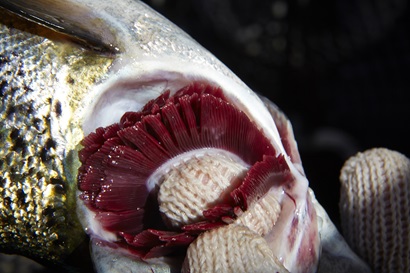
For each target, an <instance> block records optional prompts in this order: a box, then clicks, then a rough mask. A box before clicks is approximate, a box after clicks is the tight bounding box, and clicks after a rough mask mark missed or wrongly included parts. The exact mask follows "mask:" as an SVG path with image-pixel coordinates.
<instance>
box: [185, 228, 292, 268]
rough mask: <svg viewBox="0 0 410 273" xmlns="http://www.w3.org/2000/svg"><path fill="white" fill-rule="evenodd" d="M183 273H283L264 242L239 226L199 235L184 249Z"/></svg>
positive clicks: (257, 235)
mask: <svg viewBox="0 0 410 273" xmlns="http://www.w3.org/2000/svg"><path fill="white" fill-rule="evenodd" d="M182 272H183V273H188V272H189V273H201V272H208V273H212V272H224V273H237V272H253V273H266V272H277V273H286V272H288V270H286V268H284V267H283V265H282V264H281V263H280V262H279V260H278V259H277V258H276V257H275V256H274V254H273V252H272V250H271V249H270V248H269V246H268V245H267V243H266V241H265V240H264V239H263V238H262V237H261V236H260V235H259V234H257V233H255V232H253V231H251V230H250V229H248V228H247V227H244V226H242V225H236V224H231V225H228V226H224V227H220V228H217V229H213V230H210V231H207V232H205V233H202V234H201V235H200V236H199V237H198V238H197V239H196V240H195V241H194V242H193V243H191V245H190V246H189V247H188V251H187V255H186V257H185V261H184V266H183V269H182Z"/></svg>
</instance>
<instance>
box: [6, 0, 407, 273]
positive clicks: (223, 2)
mask: <svg viewBox="0 0 410 273" xmlns="http://www.w3.org/2000/svg"><path fill="white" fill-rule="evenodd" d="M145 2H147V3H148V4H149V5H151V6H152V7H153V8H154V9H156V10H157V11H159V12H160V13H162V14H163V15H164V16H165V17H167V18H168V19H170V20H171V21H172V22H174V23H175V24H177V25H178V26H179V27H181V28H182V29H183V30H185V31H186V32H187V33H189V34H190V35H191V36H192V37H193V38H194V39H196V40H197V41H198V42H199V43H200V44H202V45H203V46H204V47H205V48H207V49H208V50H209V51H211V52H212V53H213V54H214V55H215V56H216V57H217V58H219V59H220V60H221V61H222V62H224V63H225V64H226V65H227V66H228V67H229V68H230V69H231V70H232V71H233V72H234V73H235V74H237V75H238V76H239V77H240V78H241V79H242V80H243V81H244V82H245V83H246V84H247V85H249V86H250V87H251V88H252V89H253V90H254V91H256V92H258V93H260V94H262V95H264V96H266V97H269V98H270V99H271V100H272V101H273V102H275V103H276V104H277V105H278V106H279V107H280V108H281V109H282V110H283V111H284V112H285V113H286V114H287V116H288V117H289V119H290V120H291V122H292V124H293V126H294V132H295V136H296V140H297V141H298V144H299V151H300V154H301V157H302V161H303V164H304V168H305V171H306V173H307V176H308V179H309V181H310V186H311V187H312V188H313V189H314V191H315V193H316V196H317V198H318V200H319V202H321V203H322V205H323V206H324V207H325V209H326V210H327V211H328V213H329V215H330V217H331V218H332V220H333V221H334V222H335V223H336V225H337V226H339V225H340V220H339V213H338V201H339V172H340V168H341V167H342V165H343V163H344V161H345V160H346V159H347V158H348V157H350V156H352V155H354V154H355V153H357V152H359V151H364V150H366V149H369V148H372V147H386V148H389V149H393V150H397V151H400V152H402V153H404V154H405V155H407V156H408V157H409V156H410V145H409V142H408V139H409V135H410V134H409V131H410V130H409V128H408V125H409V121H410V110H409V108H410V107H409V103H410V100H409V94H408V93H409V91H408V90H409V87H410V14H409V7H408V4H407V1H404V0H295V1H286V0H272V1H265V0H145ZM87 249H88V248H87V246H86V245H84V251H83V252H84V253H83V254H84V255H83V256H80V257H78V259H85V260H87V259H89V257H88V256H87V255H88V254H87ZM2 259H3V260H4V259H5V260H10V261H11V263H10V264H14V266H11V267H9V268H6V267H3V268H1V269H0V272H2V270H3V272H10V273H11V272H42V273H45V272H54V270H51V269H48V270H46V269H42V268H41V267H37V266H33V265H30V264H28V265H26V263H24V262H20V261H17V260H16V261H15V262H13V261H14V259H15V258H14V256H10V257H8V256H6V257H5V258H1V257H0V260H2ZM88 263H89V261H88ZM88 265H89V264H88ZM89 266H90V265H89Z"/></svg>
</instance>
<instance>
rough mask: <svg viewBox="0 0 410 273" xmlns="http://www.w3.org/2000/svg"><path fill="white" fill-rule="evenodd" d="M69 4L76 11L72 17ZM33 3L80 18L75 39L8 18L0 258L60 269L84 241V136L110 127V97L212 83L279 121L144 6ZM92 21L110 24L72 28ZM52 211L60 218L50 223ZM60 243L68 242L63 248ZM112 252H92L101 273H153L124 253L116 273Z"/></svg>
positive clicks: (271, 131)
mask: <svg viewBox="0 0 410 273" xmlns="http://www.w3.org/2000/svg"><path fill="white" fill-rule="evenodd" d="M12 2H15V3H17V4H18V5H21V7H23V8H24V4H25V2H26V1H20V0H16V1H6V0H0V6H2V5H3V6H4V3H6V4H10V3H12ZM63 3H65V5H75V6H76V8H74V9H67V10H65V9H64V7H65V5H63ZM37 4H38V5H37ZM34 6H35V7H38V9H39V10H38V11H39V13H37V16H42V12H43V13H44V12H46V11H47V10H50V11H51V13H53V14H54V15H56V14H59V15H60V14H61V18H59V19H61V20H60V21H61V22H68V23H70V22H75V20H76V19H78V20H79V21H78V22H77V23H78V24H74V25H72V24H66V25H64V26H63V27H61V28H59V27H58V26H57V27H56V28H55V29H59V30H60V31H62V32H63V33H64V34H68V35H69V36H68V37H67V36H65V35H61V34H56V33H55V32H50V31H49V30H47V29H45V28H43V27H39V26H37V25H33V24H30V23H23V22H25V21H24V20H21V19H18V18H17V17H15V16H14V15H10V14H9V13H6V12H5V11H0V12H1V14H0V18H1V19H0V23H1V24H0V25H1V28H0V29H1V32H0V38H1V39H0V40H1V43H2V44H1V48H0V50H1V51H0V80H1V82H0V83H1V84H0V88H1V89H0V95H1V97H2V102H1V105H0V112H1V115H2V120H1V122H2V123H1V124H0V126H1V127H0V128H1V129H0V130H1V134H0V138H1V139H0V140H1V142H2V143H1V144H0V145H2V146H0V152H1V154H0V158H5V159H6V160H5V161H2V163H1V173H0V177H1V181H0V187H1V189H0V190H1V194H2V196H1V197H0V198H1V199H0V203H1V207H0V213H1V214H0V236H1V237H3V238H6V240H4V241H2V242H1V244H0V251H4V252H9V253H19V254H22V255H25V256H29V257H31V258H33V259H36V260H40V261H44V260H47V261H50V260H51V261H52V262H56V263H58V262H61V261H62V260H64V257H66V256H67V255H69V254H70V253H71V252H72V250H73V248H75V246H76V245H78V243H79V242H80V241H81V240H82V239H83V238H84V233H83V231H82V229H81V226H80V224H79V222H78V219H77V216H76V214H75V206H76V205H75V198H76V193H75V184H76V174H77V169H78V167H79V162H78V158H77V151H78V149H79V142H80V140H81V139H82V138H83V136H84V135H85V134H88V133H89V132H92V131H93V130H94V129H95V128H97V127H98V126H105V125H107V124H104V123H103V121H100V120H98V116H99V115H101V114H102V113H103V112H109V115H112V114H111V111H110V110H108V111H107V110H104V109H105V108H104V107H105V106H106V105H104V104H103V103H102V102H103V101H108V104H110V103H112V101H111V100H112V99H113V98H114V97H112V96H109V94H108V95H107V90H111V89H116V90H117V91H118V92H120V93H119V94H120V95H127V94H126V93H124V92H125V91H129V90H128V89H127V88H128V85H127V84H130V83H131V84H134V83H136V79H138V81H139V82H138V84H140V85H141V86H142V87H146V86H149V87H150V85H151V84H152V85H158V86H160V87H161V86H162V87H161V88H162V89H161V90H164V88H171V89H173V90H174V91H176V90H177V89H178V87H181V85H182V86H183V85H185V84H187V83H189V82H191V81H193V80H208V81H210V82H211V83H216V84H218V85H219V86H221V88H222V89H224V90H225V91H229V90H235V91H232V93H229V94H226V95H227V97H229V99H230V100H231V101H232V102H235V103H236V106H237V107H238V108H239V109H240V110H242V111H244V112H245V113H246V114H247V115H248V116H249V117H250V118H251V119H252V120H254V122H255V123H256V124H258V125H261V124H263V123H268V124H272V117H271V113H269V110H266V109H264V108H263V107H254V106H255V105H260V103H261V101H260V99H259V97H258V96H257V95H256V94H255V93H254V92H252V91H251V90H250V89H249V88H248V87H246V85H245V84H244V83H243V82H242V81H241V80H240V79H238V78H237V77H236V76H235V75H234V74H233V73H232V72H231V71H230V70H229V69H228V68H226V66H224V65H223V64H222V63H221V62H220V61H218V60H217V59H216V58H215V57H214V56H213V55H212V54H210V53H209V52H208V51H207V50H205V49H204V48H203V47H202V46H200V45H199V44H198V43H196V42H195V41H194V40H193V39H192V38H191V37H189V36H188V35H187V34H185V33H184V32H183V31H182V30H180V29H179V28H177V27H175V26H174V25H173V24H172V23H170V22H169V21H168V20H166V19H165V18H163V17H162V16H161V15H159V14H157V13H155V12H153V11H152V10H151V9H150V8H149V7H147V6H146V5H145V4H143V3H141V2H140V1H133V0H121V1H116V2H115V5H112V2H111V1H94V0H84V1H80V0H69V1H61V0H55V1H49V0H38V1H36V5H34ZM31 7H33V5H31ZM77 8H79V9H80V10H81V14H90V18H86V19H85V20H84V21H81V20H83V18H78V17H76V11H78V9H77ZM82 8H84V9H85V10H82ZM59 11H60V13H59ZM62 11H64V12H62ZM124 11H127V12H124ZM26 12H29V11H26ZM88 12H89V13H88ZM3 14H7V16H6V15H4V16H3ZM23 15H24V14H23ZM43 15H47V14H43ZM31 19H33V18H31ZM40 21H41V20H40ZM57 21H58V20H57ZM20 23H21V24H23V25H24V26H23V27H21V26H19V24H20ZM85 23H93V24H95V25H99V24H101V25H102V27H101V26H100V27H97V28H95V29H93V28H86V27H85V28H81V29H82V31H81V34H79V35H78V36H76V32H75V31H73V29H71V28H72V27H73V26H84V24H85ZM45 25H47V26H49V25H48V24H45ZM70 26H71V27H70ZM23 30H26V31H23ZM87 32H89V33H87ZM7 37H11V40H8V39H9V38H7ZM87 37H92V38H93V41H96V40H101V41H102V43H101V45H102V46H101V45H99V44H98V43H97V44H96V43H92V44H91V46H90V48H91V49H97V52H95V51H89V50H87V49H85V48H81V47H78V46H74V45H73V44H71V43H67V42H66V38H70V39H71V38H72V39H74V40H75V41H77V42H78V41H79V42H84V39H85V40H86V39H87ZM21 42H24V43H23V44H19V43H21ZM23 45H25V46H26V47H24V46H23ZM82 45H84V44H83V43H82ZM107 47H108V48H110V50H108V51H109V52H108V53H109V54H112V53H113V52H115V54H114V55H106V54H104V53H107V52H104V51H105V50H106V49H107ZM30 50H31V51H30ZM30 54H33V55H30ZM152 71H155V73H151V72H152ZM186 71H189V75H188V74H186ZM30 76H31V78H30ZM214 79H215V81H214ZM173 82H176V83H175V84H174V85H172V83H173ZM121 88H123V89H124V90H125V91H124V90H123V89H121ZM123 91H124V92H123ZM157 91H158V90H155V88H154V90H151V91H150V94H151V95H155V96H158V93H157ZM121 92H123V93H121ZM136 92H137V93H136V94H135V95H141V94H142V93H139V91H138V90H137V91H136ZM229 92H231V91H229ZM234 92H236V93H234ZM145 93H148V92H145V91H144V94H145ZM155 96H154V97H155ZM239 96H242V98H241V99H239ZM150 98H153V97H147V98H145V102H147V101H148V100H149V99H150ZM114 99H115V98H114ZM255 103H256V104H255ZM258 103H259V104H258ZM101 104H103V105H101ZM113 116H114V120H118V119H117V118H118V117H116V116H115V115H113ZM38 124H39V125H38ZM108 124H110V123H108ZM40 125H41V126H40ZM264 128H265V129H264V132H265V134H266V135H267V137H268V138H270V139H271V140H272V143H273V144H274V146H275V149H276V150H277V151H279V152H280V153H284V148H283V147H282V146H281V144H280V143H281V141H280V138H279V134H278V132H277V128H276V126H275V125H274V124H272V126H269V127H266V126H265V127H264ZM13 137H14V138H13ZM13 139H14V140H13ZM50 139H51V141H50ZM23 155H24V156H23ZM30 156H31V157H30ZM29 158H30V159H29ZM299 172H301V171H300V170H299ZM38 173H39V174H38ZM37 174H38V175H37ZM301 174H302V172H301ZM13 175H14V176H13ZM52 178H55V179H52ZM61 188H62V189H63V190H61ZM26 203H28V205H26ZM47 206H51V208H50V209H47ZM50 214H52V215H53V216H54V217H52V220H51V221H49V219H50V217H47V216H50ZM60 216H62V217H60ZM59 217H60V218H59ZM80 217H81V213H80ZM82 223H83V224H84V222H82ZM47 224H48V225H49V226H47ZM87 224H90V223H85V226H87ZM22 231H24V232H22ZM22 233H23V235H24V237H23V235H22ZM38 234H40V235H41V236H40V235H38ZM40 237H42V238H40ZM55 238H57V239H56V240H55ZM61 238H68V239H67V240H66V241H64V240H63V242H64V243H63V244H59V243H58V242H61V241H62V240H61ZM59 239H60V241H59ZM55 241H57V242H56V243H53V242H55ZM22 242H24V243H22ZM105 248H106V246H105V245H100V244H99V243H96V244H94V245H93V247H92V251H93V252H94V253H97V256H98V255H101V256H102V257H100V258H99V259H100V261H101V260H102V262H100V264H99V265H98V266H100V265H101V269H99V270H100V271H99V272H123V269H124V270H128V269H131V268H134V269H133V270H138V268H142V267H144V268H146V270H147V272H150V271H152V270H154V269H153V267H149V266H148V267H146V265H142V266H141V264H138V263H135V261H133V260H132V259H127V258H126V257H125V256H121V259H123V260H121V263H116V264H115V269H113V268H111V267H110V266H112V265H113V262H114V260H113V259H112V256H110V255H111V254H110V253H107V251H106V249H105ZM115 255H119V254H118V253H115ZM117 258H118V257H117ZM104 263H105V265H104ZM157 265H158V267H159V268H158V270H157V268H155V272H170V271H172V269H171V268H169V267H168V266H167V265H164V266H163V264H162V262H161V261H160V262H159V263H158V264H157ZM97 269H98V267H97ZM104 270H105V271H104ZM112 270H116V271H112ZM138 272H139V271H138ZM172 272H173V271H172Z"/></svg>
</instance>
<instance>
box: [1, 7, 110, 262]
mask: <svg viewBox="0 0 410 273" xmlns="http://www.w3.org/2000/svg"><path fill="white" fill-rule="evenodd" d="M0 18H2V19H1V20H0V97H1V101H0V200H1V202H0V238H1V240H0V251H2V252H9V253H19V254H22V255H26V256H29V257H31V258H33V259H36V260H40V261H41V260H47V261H50V260H51V261H54V262H61V261H62V260H63V259H64V258H65V257H66V255H67V254H69V253H71V252H72V250H73V249H74V248H75V247H76V246H77V245H78V244H79V243H80V242H81V240H83V238H84V236H83V231H82V228H81V227H80V224H79V222H78V220H77V217H76V213H75V199H74V198H75V197H74V193H75V191H73V190H72V188H73V187H75V183H74V177H73V176H74V175H73V174H72V173H71V171H72V169H75V167H76V166H77V165H76V164H74V165H73V164H69V163H72V161H73V160H72V159H73V156H76V151H75V147H74V144H72V143H75V141H74V139H76V138H81V137H82V132H81V130H80V129H77V128H78V127H79V126H78V124H79V122H81V121H79V120H76V119H75V117H76V116H75V114H73V113H75V111H76V109H77V108H79V107H80V106H81V105H80V104H79V102H80V101H81V99H82V98H83V97H84V96H85V94H86V90H87V88H88V87H89V86H90V85H91V84H94V83H95V82H96V81H97V80H98V79H99V78H100V77H101V75H103V74H104V73H105V72H106V71H107V69H108V67H109V65H110V64H111V59H110V58H106V57H99V56H97V57H96V56H88V55H86V54H88V53H86V51H85V50H83V49H80V48H78V47H77V46H74V45H72V44H67V43H65V44H63V43H60V42H58V39H59V37H58V34H53V33H51V34H50V35H51V37H57V38H58V39H56V40H57V41H54V40H50V39H48V38H45V37H43V36H37V34H41V35H43V34H47V32H50V31H48V30H47V29H45V28H43V27H41V26H38V25H35V24H27V23H26V22H25V21H23V20H22V19H19V18H18V17H16V16H14V15H11V14H9V13H7V12H5V11H4V10H1V9H0ZM22 30H24V31H22ZM50 35H48V36H50ZM46 37H47V36H46ZM91 57H92V58H94V59H93V61H91V62H90V61H89V59H90V58H91ZM85 62H86V63H87V66H84V65H82V64H84V63H85ZM61 72H64V74H63V73H61ZM81 76H83V77H81ZM58 86H62V89H65V90H62V89H61V90H57V88H56V87H58ZM68 101H69V103H68ZM67 121H69V122H67ZM52 124H53V125H54V126H51V125H52ZM53 130H54V132H53ZM76 130H77V131H76ZM71 140H73V141H71ZM70 160H71V161H70ZM69 161H70V162H69ZM67 168H72V169H69V170H67ZM74 173H75V172H74ZM10 246H12V247H10Z"/></svg>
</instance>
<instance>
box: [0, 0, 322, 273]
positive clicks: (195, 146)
mask: <svg viewBox="0 0 410 273" xmlns="http://www.w3.org/2000/svg"><path fill="white" fill-rule="evenodd" d="M0 3H1V4H2V6H5V7H7V8H9V9H11V10H13V11H14V12H17V13H20V15H23V16H24V17H26V18H28V19H29V20H33V21H36V22H37V23H41V24H43V25H45V26H46V27H51V28H53V29H56V30H58V31H62V32H64V33H65V34H66V35H68V36H70V37H72V38H73V39H74V40H75V41H77V42H80V43H81V44H83V45H84V44H85V45H86V46H88V47H89V49H90V48H91V49H92V50H93V51H97V52H99V53H98V54H99V55H102V56H104V58H106V59H108V60H109V62H108V63H109V65H107V63H104V64H105V65H104V67H105V69H104V70H103V72H102V75H100V76H99V77H97V79H98V80H93V81H91V83H89V84H86V85H74V88H73V87H72V85H73V84H72V82H71V81H66V80H64V79H62V78H58V77H57V78H56V79H55V81H53V82H51V84H50V83H49V85H50V86H53V87H56V86H58V87H61V85H64V83H67V84H70V82H71V85H70V86H71V87H70V88H68V89H64V86H63V88H62V89H61V90H76V92H77V93H76V94H78V96H77V95H75V96H73V94H72V93H70V92H68V93H69V94H68V95H67V96H66V97H64V96H62V95H61V91H59V90H57V91H59V92H57V91H56V90H54V89H53V90H54V91H55V92H54V91H53V92H54V93H52V97H55V96H59V94H60V96H62V97H61V99H60V100H59V101H60V104H59V105H60V107H62V110H61V109H60V111H57V112H60V113H61V112H63V113H69V114H65V115H63V116H64V118H57V117H56V118H55V119H51V123H50V128H51V129H50V134H51V136H52V137H53V138H55V139H58V141H56V142H55V143H56V144H55V145H56V150H60V151H61V153H60V154H59V157H56V158H61V161H62V162H63V163H64V171H66V172H67V177H71V178H73V179H72V180H76V183H77V185H76V188H77V189H76V190H75V194H73V197H74V198H75V199H76V204H77V205H76V206H77V209H76V211H77V216H78V219H79V221H80V222H81V224H82V227H83V229H84V231H85V232H86V233H87V234H88V235H89V237H90V242H91V253H92V257H93V260H94V265H95V268H96V270H97V271H98V272H124V271H129V272H153V271H155V272H179V271H181V270H182V271H184V272H220V271H218V270H222V271H224V272H229V271H228V269H229V270H232V272H241V271H242V272H243V271H246V272H266V271H267V270H277V271H278V272H315V271H316V270H317V268H318V263H319V258H320V253H321V245H322V241H321V236H320V234H321V228H322V227H324V229H327V227H326V225H321V223H322V222H321V221H318V219H320V217H321V216H323V217H324V218H325V217H326V215H325V213H322V211H321V210H320V209H318V206H319V205H318V204H317V203H316V202H315V198H314V196H313V194H311V193H310V191H309V187H308V180H307V178H306V176H305V173H304V171H303V167H302V162H301V159H300V155H299V152H298V149H297V144H296V141H295V138H294V135H293V132H292V127H291V124H290V122H289V120H288V119H287V118H286V116H285V115H284V114H283V113H282V112H281V111H280V110H279V108H278V107H277V106H276V105H275V104H274V103H272V102H271V101H269V100H268V99H266V98H264V97H262V96H260V95H258V94H256V93H255V92H253V91H252V90H251V89H250V88H249V87H248V86H246V85H245V84H244V83H243V82H242V81H241V80H240V79H239V78H238V77H237V76H236V75H235V74H234V73H233V72H232V71H230V70H229V69H228V68H227V67H226V66H225V65H223V64H222V63H221V62H220V61H219V60H218V59H216V58H215V57H214V56H213V55H212V54H211V53H210V52H209V51H207V50H206V49H204V48H203V47H202V46H200V45H199V44H198V43H197V42H196V41H194V40H193V39H192V38H191V37H190V36H188V35H187V34H185V33H184V32H183V31H182V30H180V29H179V28H178V27H176V26H175V25H173V24H172V23H171V22H169V21H168V20H167V19H165V18H164V17H163V16H161V15H159V14H158V13H156V12H155V11H153V10H152V9H150V8H149V7H148V6H146V5H145V4H143V3H142V2H140V1H131V0H121V1H116V2H115V3H114V2H111V1H92V0H86V1H76V0H70V1H52V3H51V2H50V1H41V0H40V1H37V2H36V3H35V4H33V3H26V1H12V2H11V1H1V2H0ZM125 11H126V12H125ZM80 55H81V54H80ZM88 64H89V62H84V66H85V67H87V65H88ZM97 66H98V64H97ZM67 71H68V72H70V71H71V70H64V69H61V70H59V71H58V73H57V74H63V73H66V74H67ZM66 74H64V75H66ZM68 74H70V73H68ZM85 75H88V74H84V75H78V76H79V77H80V78H81V77H85ZM50 89H52V88H50ZM39 90H40V91H39V92H40V93H39V94H42V93H41V92H43V91H41V90H43V89H41V88H40V89H39ZM57 109H59V108H58V107H57ZM57 116H58V115H57ZM60 116H61V115H60ZM62 129H64V130H62ZM318 211H319V212H320V213H319V214H318V213H317V212H318ZM64 219H66V218H64ZM202 253H208V254H206V255H202ZM238 255H239V256H238ZM198 257H199V258H198ZM238 257H241V258H240V259H238Z"/></svg>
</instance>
